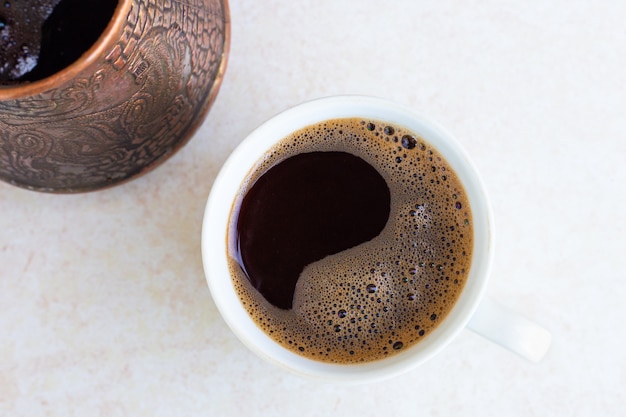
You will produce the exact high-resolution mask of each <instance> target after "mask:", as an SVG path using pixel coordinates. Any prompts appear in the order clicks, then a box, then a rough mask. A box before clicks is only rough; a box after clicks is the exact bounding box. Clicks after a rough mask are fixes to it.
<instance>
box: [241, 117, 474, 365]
mask: <svg viewBox="0 0 626 417" xmlns="http://www.w3.org/2000/svg"><path fill="white" fill-rule="evenodd" d="M338 151H340V152H349V153H351V154H353V155H356V156H358V157H360V158H362V159H363V160H365V161H366V162H367V163H369V164H370V165H371V166H373V167H374V168H375V169H376V170H377V171H378V172H379V173H380V175H381V176H382V177H383V178H384V180H385V181H386V183H387V186H388V187H389V190H390V195H391V208H390V212H389V218H388V220H387V223H386V224H385V226H384V228H383V229H382V231H381V232H380V234H379V235H378V236H376V237H374V238H373V239H371V240H369V241H367V242H364V243H362V244H359V245H358V246H355V247H352V248H349V249H347V250H344V251H342V252H339V253H336V254H334V255H330V256H327V257H325V258H323V259H321V260H319V261H316V262H313V263H311V264H309V265H307V266H306V267H305V268H304V270H303V271H302V272H301V273H300V276H299V279H298V281H297V283H296V287H295V292H294V295H293V303H292V307H291V308H290V309H281V308H277V307H276V306H274V305H272V304H271V303H270V302H268V301H267V300H266V299H264V297H263V295H262V294H261V293H260V292H259V291H258V290H257V289H255V288H254V287H253V286H252V285H251V284H250V281H249V280H248V279H247V277H246V275H245V274H244V273H243V271H242V268H241V266H240V265H239V263H238V260H237V257H236V256H232V257H231V258H230V260H229V261H230V268H231V273H232V276H233V282H234V285H235V288H236V291H237V293H238V295H239V297H240V299H241V301H242V303H243V305H244V307H245V309H246V310H247V312H248V314H249V315H250V316H251V317H252V318H253V319H254V320H255V322H256V324H257V325H258V326H259V327H260V328H261V329H263V330H264V331H265V332H266V333H267V334H268V335H269V336H270V337H271V338H272V339H274V340H275V341H276V342H277V343H279V344H281V345H282V346H284V347H285V348H287V349H290V350H292V351H294V352H296V353H298V354H300V355H302V356H306V357H308V358H311V359H315V360H320V361H324V362H331V363H346V364H349V363H359V362H368V361H373V360H378V359H382V358H385V357H388V356H391V355H394V354H398V353H399V352H402V351H405V350H406V349H408V348H409V347H410V346H412V345H414V344H416V343H418V342H419V341H421V340H423V339H424V338H425V337H427V336H428V335H429V334H430V333H431V332H432V331H433V330H434V329H435V328H436V327H437V325H438V324H439V323H441V322H442V321H443V320H444V319H445V318H446V316H447V314H448V313H449V311H450V310H451V308H452V307H453V306H454V304H455V302H456V300H457V299H458V297H459V295H460V293H461V291H462V289H463V286H464V284H465V280H466V278H467V271H469V269H470V266H471V256H472V248H473V230H472V223H471V219H472V217H471V211H470V205H469V201H468V200H467V199H466V197H465V196H466V193H465V191H464V189H463V186H462V184H461V182H460V181H459V179H458V177H457V175H456V173H455V172H454V170H453V169H452V167H451V166H450V165H449V164H448V163H447V162H446V161H445V159H444V158H443V157H442V155H441V154H440V153H439V152H438V151H437V150H436V149H434V148H433V147H432V146H431V145H430V144H428V142H427V141H425V140H424V139H423V138H421V137H419V136H418V135H416V134H415V133H414V132H411V131H408V130H407V129H405V128H404V127H402V126H396V125H393V124H391V123H386V122H383V121H379V120H364V119H338V120H332V121H327V122H322V123H319V124H316V125H312V126H309V127H306V128H304V129H302V130H300V131H297V132H295V133H293V134H292V135H290V136H288V137H286V138H285V139H283V140H282V141H281V142H279V143H278V144H277V145H275V146H274V147H273V148H272V149H271V150H270V151H269V152H268V153H267V154H266V155H265V156H264V157H263V158H262V159H261V160H260V161H259V163H258V164H257V166H255V167H254V168H253V170H252V174H251V176H250V177H249V178H248V179H247V180H246V182H245V183H244V184H242V189H241V196H242V197H243V196H244V195H245V194H246V192H247V190H248V189H249V188H250V187H251V185H252V184H254V182H255V181H256V180H257V179H258V178H259V177H260V176H261V175H263V174H264V173H265V172H267V171H268V170H270V169H271V168H272V167H274V166H277V165H278V164H280V163H282V162H283V161H285V160H287V159H288V158H290V157H292V156H294V155H296V154H299V153H306V152H338ZM444 172H445V174H443V173H444ZM442 175H445V179H443V177H442ZM331 203H332V202H329V201H326V202H324V204H331ZM363 210H367V208H366V207H363ZM236 212H237V210H233V213H234V214H235V213H236ZM234 214H233V215H234ZM231 223H232V222H231ZM229 239H231V241H232V237H230V236H229ZM231 246H232V245H231ZM231 255H232V254H231Z"/></svg>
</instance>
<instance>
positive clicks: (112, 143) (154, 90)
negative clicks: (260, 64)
mask: <svg viewBox="0 0 626 417" xmlns="http://www.w3.org/2000/svg"><path fill="white" fill-rule="evenodd" d="M120 16H121V17H123V18H125V19H126V20H125V22H124V23H123V24H122V25H119V28H120V30H121V33H119V36H117V37H116V38H115V41H114V42H112V43H111V45H110V47H109V48H107V49H106V50H105V52H104V54H103V55H102V56H100V57H99V60H98V61H97V62H96V64H95V65H89V66H88V67H87V68H85V69H84V70H83V71H80V72H79V73H78V75H77V76H75V77H72V78H71V79H68V80H65V81H63V82H61V83H60V84H61V85H59V86H57V87H52V88H50V89H47V90H46V91H43V92H40V93H37V94H32V95H23V96H22V97H19V98H14V99H8V100H0V179H3V180H5V181H7V182H10V183H12V184H14V185H18V186H22V187H25V188H29V189H33V190H39V191H49V192H80V191H89V190H95V189H100V188H103V187H107V186H111V185H114V184H117V183H119V182H122V181H125V180H128V179H130V178H133V177H135V176H137V175H139V174H141V173H143V172H146V171H147V170H149V169H151V168H153V167H154V166H156V165H158V164H159V163H160V162H162V161H163V160H164V159H166V158H167V157H168V156H169V155H171V154H172V153H173V152H174V151H175V150H176V149H178V148H179V147H180V146H182V145H183V144H184V143H185V142H186V141H187V140H188V139H189V137H190V136H191V134H192V133H193V131H195V128H196V127H197V126H198V125H199V124H200V123H201V122H202V120H203V119H204V116H205V115H206V112H207V111H208V109H209V107H210V106H211V104H212V102H213V100H214V98H215V95H216V94H217V90H218V89H219V85H220V83H221V79H222V77H223V72H224V70H225V65H226V60H227V54H228V48H229V37H230V32H229V29H230V23H229V13H228V6H227V3H226V0H224V1H220V0H185V1H182V0H150V1H148V0H133V1H132V3H131V4H130V8H129V9H128V13H127V15H125V16H124V15H120ZM53 77H54V76H53ZM48 81H49V80H48ZM11 88H12V87H11Z"/></svg>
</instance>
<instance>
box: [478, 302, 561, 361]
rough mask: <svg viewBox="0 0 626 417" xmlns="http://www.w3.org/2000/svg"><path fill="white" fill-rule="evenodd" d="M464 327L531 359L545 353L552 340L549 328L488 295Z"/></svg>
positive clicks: (536, 358) (537, 359) (538, 359)
mask: <svg viewBox="0 0 626 417" xmlns="http://www.w3.org/2000/svg"><path fill="white" fill-rule="evenodd" d="M467 327H468V328H469V329H470V330H472V331H473V332H475V333H478V334H479V335H481V336H483V337H485V338H487V339H489V340H491V341H492V342H495V343H497V344H499V345H500V346H503V347H505V348H507V349H509V350H510V351H512V352H515V353H517V354H518V355H520V356H522V357H524V358H526V359H528V360H530V361H533V362H539V361H540V360H541V359H542V358H543V357H544V356H545V354H546V353H547V352H548V349H549V348H550V343H551V341H552V335H551V334H550V332H549V331H548V330H546V329H545V328H543V327H541V326H540V325H538V324H536V323H534V322H532V321H530V320H528V319H527V318H526V317H524V316H522V315H521V314H519V313H517V312H515V311H512V310H510V309H509V308H507V307H504V306H503V305H501V304H499V303H497V302H496V301H494V300H493V299H491V298H489V297H484V298H483V300H482V301H481V303H480V304H479V305H478V308H477V309H476V312H475V313H474V315H473V316H472V318H471V319H470V321H469V323H468V324H467Z"/></svg>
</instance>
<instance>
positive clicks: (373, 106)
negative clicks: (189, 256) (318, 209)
mask: <svg viewBox="0 0 626 417" xmlns="http://www.w3.org/2000/svg"><path fill="white" fill-rule="evenodd" d="M345 117H364V118H370V119H375V120H376V119H378V120H381V121H387V122H389V123H390V124H396V125H402V126H403V127H406V128H407V129H409V130H411V131H413V132H414V133H416V134H417V135H419V136H422V137H424V138H425V140H426V141H427V142H428V143H430V144H431V145H433V146H434V147H435V148H437V150H438V151H439V152H440V153H441V154H442V156H444V158H445V159H446V160H447V161H448V162H449V163H450V164H451V166H452V167H453V168H454V170H455V171H456V172H457V175H458V176H459V179H460V180H461V182H462V183H463V186H464V188H465V190H466V193H467V195H468V198H469V200H470V206H471V210H472V216H473V224H474V251H473V259H472V265H471V267H470V272H469V274H468V278H467V282H466V284H465V286H464V288H463V291H462V292H461V295H460V296H459V299H458V300H457V301H456V303H455V305H454V307H453V308H452V309H451V310H450V312H449V313H448V315H447V316H446V318H445V319H444V320H443V321H442V322H441V323H440V324H438V325H437V326H436V328H435V329H434V330H433V331H432V332H431V333H430V334H429V335H427V336H426V337H425V338H424V339H423V340H421V341H419V342H418V343H416V344H414V345H412V346H410V347H409V348H408V349H407V350H406V351H404V352H401V353H398V354H396V355H393V356H391V357H389V358H381V359H379V360H375V361H371V362H365V363H362V364H332V363H326V362H320V361H315V360H312V359H308V358H305V357H303V356H300V355H298V354H296V353H294V352H292V351H290V350H288V349H286V348H284V347H282V346H281V345H280V344H279V343H277V342H275V341H274V340H273V339H271V338H270V337H269V336H268V335H267V334H266V333H265V332H264V331H263V330H261V329H260V328H259V327H257V325H256V324H255V323H254V321H253V319H252V318H251V317H250V316H249V315H248V313H247V311H245V309H244V307H243V306H242V305H241V303H240V302H239V297H238V296H237V294H236V292H235V289H234V285H233V284H232V277H231V275H230V272H229V269H228V263H227V257H226V256H225V255H226V253H227V251H228V247H227V236H228V227H229V221H230V213H231V211H232V208H233V205H234V204H235V202H236V199H237V195H238V194H239V191H240V188H241V186H242V184H243V182H244V180H245V178H246V177H247V176H248V175H249V173H250V172H251V170H252V169H253V168H254V164H255V162H257V161H258V160H259V158H261V157H262V156H263V154H264V153H265V152H266V151H267V150H269V149H270V148H271V147H272V146H273V145H274V144H275V143H276V142H278V141H280V140H281V139H283V138H284V137H285V136H287V135H288V134H289V133H292V132H293V131H296V130H299V129H302V128H304V127H306V126H309V125H311V124H314V123H318V122H321V121H323V120H329V119H339V118H345ZM433 137H435V138H436V139H435V140H433V139H432V138H433ZM434 142H435V143H434ZM460 168H462V172H459V171H460ZM477 214H478V215H477ZM201 233H202V236H201V246H202V260H203V267H204V271H205V276H206V280H207V284H208V286H209V289H210V292H211V295H212V298H213V300H214V302H215V304H216V306H217V308H218V310H219V312H220V314H221V316H222V317H223V318H224V320H225V321H226V323H227V324H228V326H229V328H230V329H231V330H232V331H233V333H235V335H236V336H237V337H238V338H239V340H240V341H242V342H243V343H244V345H246V346H247V347H248V348H249V349H250V350H252V351H253V352H255V353H256V354H257V355H259V356H260V357H262V358H264V359H266V360H268V361H270V362H272V363H275V364H277V365H279V366H281V367H283V368H285V369H287V370H290V371H292V372H295V373H297V374H300V375H304V376H308V377H312V378H314V379H321V380H327V381H333V382H347V383H363V382H371V381H376V380H382V379H387V378H390V377H393V376H396V375H399V374H401V373H404V372H407V371H409V370H411V369H414V368H415V367H417V366H419V365H420V364H422V363H423V362H425V361H426V360H428V359H430V358H431V357H432V356H434V355H435V354H437V353H438V352H439V351H441V350H442V349H443V348H444V347H445V346H447V345H448V343H450V342H451V341H452V340H453V339H454V338H455V337H456V336H457V335H458V333H459V332H460V331H461V330H462V329H463V328H465V326H466V325H467V323H468V321H469V320H470V318H471V316H472V314H473V313H474V311H475V310H476V308H477V307H478V304H479V302H480V300H481V299H482V297H483V295H484V292H485V288H486V285H487V281H488V277H489V272H490V269H491V263H492V258H493V243H494V229H493V215H492V211H491V206H490V204H489V201H488V198H487V193H486V191H485V187H484V183H483V181H482V179H481V178H480V175H479V174H478V171H477V170H476V168H475V166H474V164H473V162H472V161H471V159H470V158H469V156H468V155H467V153H466V152H465V150H464V149H463V148H462V146H461V144H460V143H459V142H458V141H457V140H456V138H455V137H454V136H453V135H452V134H451V133H450V132H448V131H447V130H445V129H444V128H443V127H441V126H440V125H439V124H437V123H436V122H434V121H433V119H432V118H430V117H427V116H426V115H424V114H422V113H418V112H416V111H414V110H413V109H411V108H409V107H406V106H403V105H400V104H398V103H395V102H392V101H389V100H386V99H381V98H377V97H370V96H356V95H349V96H345V95H342V96H331V97H325V98H319V99H315V100H311V101H307V102H304V103H301V104H298V105H296V106H293V107H291V108H289V109H287V110H285V111H283V112H281V113H279V114H277V115H275V116H273V117H271V118H270V119H268V120H267V121H266V122H265V123H263V124H261V125H260V126H259V127H257V128H256V129H255V130H253V131H252V132H251V133H250V134H249V135H248V136H247V137H246V138H245V139H244V140H243V141H242V142H241V143H240V144H239V145H238V146H237V147H236V148H235V150H234V151H233V152H232V153H231V154H230V156H229V157H228V158H227V160H226V162H225V163H224V164H223V166H222V168H221V169H220V171H219V173H218V175H217V177H216V178H215V181H214V183H213V186H212V189H211V192H210V194H209V197H208V199H207V203H206V207H205V213H204V218H203V223H202V232H201ZM220 252H221V253H222V254H224V256H219V255H218V256H215V254H219V253H220Z"/></svg>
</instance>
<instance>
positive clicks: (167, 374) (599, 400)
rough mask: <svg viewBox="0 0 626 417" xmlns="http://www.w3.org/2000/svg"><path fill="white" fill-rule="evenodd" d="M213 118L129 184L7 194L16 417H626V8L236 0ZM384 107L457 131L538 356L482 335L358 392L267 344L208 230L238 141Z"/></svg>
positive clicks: (4, 368)
mask: <svg viewBox="0 0 626 417" xmlns="http://www.w3.org/2000/svg"><path fill="white" fill-rule="evenodd" d="M230 9H231V21H232V42H231V54H230V58H229V63H228V68H227V71H226V77H225V79H224V82H223V85H222V88H221V90H220V92H219V94H218V96H217V99H216V101H215V103H214V105H213V107H212V109H211V112H210V113H209V115H208V117H207V118H206V120H205V122H204V124H203V125H202V126H201V128H200V129H199V130H198V131H197V133H196V134H195V136H194V137H193V138H192V139H191V141H190V142H189V143H188V144H187V145H186V146H185V147H184V148H182V149H181V150H180V151H179V152H178V153H177V154H175V155H174V156H173V157H172V158H171V159H170V160H168V161H167V162H166V163H165V164H164V165H162V166H160V167H159V168H158V169H156V170H154V171H153V172H151V173H149V174H147V175H145V176H143V177H140V178H138V179H136V180H134V181H131V182H129V183H127V184H124V185H121V186H117V187H114V188H112V189H108V190H105V191H99V192H93V193H87V194H78V195H50V194H42V193H36V192H31V191H26V190H22V189H19V188H15V187H13V186H10V185H8V184H5V183H1V184H0V334H1V335H2V341H1V342H0V416H7V417H13V416H16V417H17V416H29V417H32V416H63V417H67V416H90V417H95V416H103V417H104V416H106V417H121V416H229V415H233V416H250V417H253V416H273V415H277V416H278V415H285V416H294V415H296V416H300V417H305V416H326V415H342V416H353V415H354V416H361V417H364V416H382V415H385V416H387V415H389V416H421V415H424V416H452V415H454V416H620V415H621V416H623V415H626V394H624V391H625V388H626V354H625V353H624V345H625V344H626V326H624V324H623V321H624V318H625V317H626V230H625V225H626V197H625V193H626V168H625V167H624V160H625V158H626V76H625V74H626V53H625V51H626V26H625V24H624V21H625V18H626V2H623V1H617V0H614V1H609V0H595V1H592V0H572V1H564V0H552V1H539V0H529V1H495V0H486V1H481V2H476V1H469V2H468V1H450V0H443V1H377V0H361V1H348V0H335V1H326V0H322V1H310V0H302V1H288V0H267V1H241V0H232V1H231V3H230ZM347 93H350V94H353V93H355V94H366V95H374V96H380V97H385V98H388V99H392V100H395V101H397V102H400V103H402V104H405V105H408V106H411V107H413V108H415V109H416V110H417V111H421V112H425V113H427V114H429V115H431V116H432V117H433V118H435V119H436V120H438V121H439V122H440V123H441V124H443V125H445V126H446V127H447V128H448V129H449V130H451V131H452V132H453V133H455V134H456V136H457V137H458V139H459V140H460V141H461V143H462V144H463V146H464V147H465V148H466V149H467V150H468V152H469V153H470V155H471V156H472V158H473V159H474V161H475V163H476V165H477V167H478V169H479V170H480V172H481V173H482V175H483V177H484V180H485V183H486V186H487V189H488V191H489V193H490V195H491V200H492V204H493V208H494V214H495V219H496V227H497V248H496V254H495V261H494V267H493V274H492V277H491V282H490V288H489V294H490V295H491V296H493V297H494V298H496V299H498V300H499V301H500V302H502V303H504V304H507V305H509V306H510V307H512V308H514V309H516V310H518V311H519V312H522V313H523V314H525V315H526V316H528V317H530V318H531V319H533V320H536V321H537V322H539V323H542V324H543V325H545V326H546V327H547V328H549V329H550V330H551V332H552V333H553V338H554V339H553V345H552V347H551V349H550V351H549V352H548V354H547V356H546V357H545V359H544V360H543V361H542V362H540V363H538V364H533V363H530V362H528V361H525V360H523V359H521V358H519V357H517V356H516V355H514V354H512V353H510V352H508V351H506V350H505V349H503V348H501V347H499V346H496V345H494V344H491V343H490V342H488V341H487V340H485V339H483V338H481V337H479V336H477V335H475V334H473V333H471V332H469V331H464V332H462V333H461V335H460V336H459V337H458V338H457V339H456V340H455V341H454V342H453V343H451V344H450V345H449V346H448V347H447V348H446V349H445V351H444V352H443V353H442V354H441V355H438V356H436V357H435V358H433V359H432V360H430V361H429V362H427V363H426V364H424V365H423V366H421V367H420V368H418V369H417V370H415V371H412V372H409V373H407V374H405V375H403V376H400V377H397V378H394V379H391V380H388V381H384V382H381V383H375V384H370V385H359V386H352V387H345V386H335V385H330V384H323V383H319V382H313V381H308V380H305V379H302V378H300V377H297V376H294V375H291V374H289V373H286V372H285V371H283V370H281V369H278V368H275V367H274V366H273V365H270V364H268V363H266V362H264V361H262V360H261V359H259V358H257V357H256V356H255V355H254V354H252V353H251V352H250V351H249V350H247V349H246V348H245V347H244V346H243V345H242V344H241V343H240V342H239V341H238V339H236V338H235V336H234V335H233V334H232V333H231V331H230V330H229V329H228V327H227V326H226V324H225V323H224V321H223V320H222V319H221V317H220V315H219V313H218V311H217V309H216V307H215V304H214V302H213V301H212V299H211V295H210V293H209V290H208V288H207V285H206V281H205V278H204V273H203V269H202V261H201V255H200V226H201V221H202V215H203V210H204V205H205V201H206V198H207V195H208V193H209V191H210V189H211V185H212V182H213V180H214V178H215V176H216V174H217V172H218V170H219V168H220V165H221V164H222V163H223V162H224V160H225V159H226V158H227V156H228V155H229V153H230V152H231V151H232V150H233V149H234V147H235V146H236V145H237V144H238V143H239V142H240V141H241V140H242V139H243V138H244V137H245V136H246V134H247V133H249V132H250V131H251V130H252V129H254V128H255V127H256V126H257V125H259V124H260V123H261V122H263V121H264V120H266V119H267V118H269V117H271V116H272V115H274V114H276V113H277V112H279V111H281V110H284V109H286V108H288V107H290V106H292V105H295V104H297V103H300V102H302V101H306V100H309V99H313V98H318V97H322V96H328V95H335V94H347Z"/></svg>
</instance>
